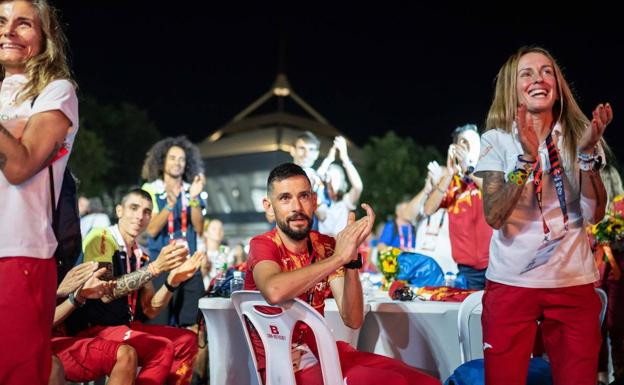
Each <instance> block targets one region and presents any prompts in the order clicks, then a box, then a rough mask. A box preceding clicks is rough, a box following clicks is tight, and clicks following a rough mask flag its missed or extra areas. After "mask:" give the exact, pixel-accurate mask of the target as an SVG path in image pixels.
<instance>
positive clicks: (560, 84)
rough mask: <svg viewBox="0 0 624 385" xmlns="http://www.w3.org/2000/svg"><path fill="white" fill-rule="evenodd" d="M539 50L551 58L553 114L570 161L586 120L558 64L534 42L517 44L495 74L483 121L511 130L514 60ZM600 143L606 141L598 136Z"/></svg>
mask: <svg viewBox="0 0 624 385" xmlns="http://www.w3.org/2000/svg"><path fill="white" fill-rule="evenodd" d="M532 52H535V53H540V54H542V55H544V56H546V57H547V58H548V59H550V61H551V62H552V65H553V68H554V71H555V79H556V80H557V91H558V95H559V98H558V100H557V102H556V103H555V105H554V106H553V118H555V119H556V121H558V122H559V123H560V124H561V126H562V130H563V147H564V151H563V152H564V154H563V155H564V157H565V158H567V160H568V161H574V159H575V157H576V147H577V143H578V140H579V139H580V138H581V136H582V135H583V132H584V131H585V129H586V127H587V126H588V125H589V124H590V122H589V119H587V117H586V116H585V114H583V111H581V108H580V107H579V105H578V104H577V103H576V100H575V99H574V96H573V94H572V90H571V89H570V86H569V85H568V82H567V81H566V80H565V78H564V76H563V73H562V71H561V68H560V67H559V65H558V64H557V61H556V60H555V59H554V57H553V56H552V55H551V54H550V53H549V52H548V51H547V50H545V49H544V48H541V47H536V46H525V47H521V48H520V49H518V51H516V53H514V54H513V55H511V56H510V57H509V59H507V61H506V62H505V64H503V66H502V67H501V69H500V70H499V71H498V74H497V75H496V86H495V90H494V99H493V100H492V104H491V105H490V110H489V111H488V115H487V120H486V122H485V130H486V131H487V130H491V129H493V128H498V129H503V130H505V131H506V132H508V133H511V132H512V126H513V122H514V120H515V118H516V114H517V111H518V106H519V102H518V91H517V87H516V85H517V76H518V62H519V61H520V58H522V56H524V55H526V54H528V53H532ZM601 144H602V145H603V147H605V150H606V143H605V142H604V140H603V139H601Z"/></svg>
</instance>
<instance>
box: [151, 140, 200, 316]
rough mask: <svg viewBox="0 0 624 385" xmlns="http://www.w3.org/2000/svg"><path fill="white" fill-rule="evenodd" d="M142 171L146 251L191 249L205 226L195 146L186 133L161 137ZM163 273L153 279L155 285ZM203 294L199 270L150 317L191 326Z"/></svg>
mask: <svg viewBox="0 0 624 385" xmlns="http://www.w3.org/2000/svg"><path fill="white" fill-rule="evenodd" d="M142 177H143V178H144V179H145V180H146V181H147V182H146V183H145V184H144V185H143V189H144V190H146V191H147V192H149V193H150V195H151V196H152V203H153V207H154V209H153V210H154V211H153V215H152V219H151V220H150V223H149V225H148V226H147V233H148V235H149V237H148V240H147V245H148V249H149V254H150V255H151V256H156V255H158V254H159V253H160V250H162V248H163V247H165V246H167V245H170V244H177V245H183V246H185V247H186V248H187V249H188V251H189V254H191V255H192V254H193V253H194V252H195V251H197V235H200V236H201V235H202V233H203V230H204V216H203V213H202V209H203V208H204V207H205V203H204V202H203V200H202V199H201V197H200V193H201V192H202V191H203V189H204V183H205V179H204V175H203V162H202V159H201V156H200V154H199V149H198V148H197V147H196V146H195V145H193V143H191V142H190V141H189V140H188V139H187V138H186V137H184V136H179V137H175V138H165V139H162V140H160V141H158V142H156V143H155V144H154V145H153V146H152V148H151V149H150V150H149V151H148V153H147V156H146V158H145V162H144V164H143V171H142ZM163 284H164V278H163V277H159V278H157V279H156V280H154V287H155V288H156V289H158V288H159V287H161V286H162V285H163ZM203 295H204V284H203V282H202V277H201V273H200V272H197V274H196V275H195V276H194V277H193V278H191V279H190V280H188V281H187V282H185V283H184V284H182V285H181V286H180V288H179V289H178V290H176V292H175V293H174V298H173V300H172V301H171V303H170V304H169V306H168V308H167V309H164V310H163V311H162V312H161V313H160V314H159V315H158V316H157V317H156V318H154V319H153V320H147V319H146V320H145V321H146V322H148V323H154V324H161V325H172V326H183V327H186V326H191V325H195V324H196V322H197V314H198V304H199V299H200V298H201V297H202V296H203Z"/></svg>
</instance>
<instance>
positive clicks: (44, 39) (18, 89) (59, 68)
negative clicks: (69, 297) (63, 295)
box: [0, 0, 79, 385]
mask: <svg viewBox="0 0 624 385" xmlns="http://www.w3.org/2000/svg"><path fill="white" fill-rule="evenodd" d="M65 43H66V40H65V35H64V33H63V28H62V25H61V24H60V23H59V20H58V18H57V14H56V11H55V10H54V8H52V7H51V6H50V5H49V4H48V3H47V1H45V0H37V1H20V0H18V1H1V2H0V44H1V45H2V47H0V48H1V49H0V66H1V69H0V79H1V81H2V83H1V85H0V115H1V116H2V120H1V123H0V197H2V198H1V199H0V213H1V214H0V215H2V217H1V220H0V282H1V283H2V290H0V309H2V310H1V311H0V340H1V341H2V345H3V346H2V348H0V383H1V384H29V385H43V384H47V383H48V379H49V377H50V368H51V357H52V352H51V344H50V337H51V330H52V317H53V314H54V306H55V292H56V290H55V287H56V283H57V282H56V265H55V262H54V258H53V257H54V256H53V253H54V251H55V250H56V247H57V241H56V238H55V235H54V232H53V230H52V210H51V202H50V201H51V200H53V201H55V202H57V201H58V197H59V192H60V186H61V185H62V181H63V173H64V170H65V166H66V164H67V161H68V159H69V154H70V153H71V150H72V145H73V142H74V138H75V136H76V133H77V131H78V125H79V118H78V99H77V98H76V91H75V88H76V85H75V83H74V81H73V80H72V76H71V72H70V70H69V66H68V65H67V58H66V54H65V52H66V51H65ZM50 165H51V168H48V166H50ZM49 170H51V171H49ZM51 179H52V180H53V181H54V186H56V188H55V194H56V196H55V197H53V198H52V197H50V180H51Z"/></svg>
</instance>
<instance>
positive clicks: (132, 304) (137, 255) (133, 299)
mask: <svg viewBox="0 0 624 385" xmlns="http://www.w3.org/2000/svg"><path fill="white" fill-rule="evenodd" d="M111 230H112V231H111V232H112V234H113V237H114V238H115V240H116V241H117V244H118V245H119V247H121V248H123V250H122V251H121V252H120V255H121V256H123V255H125V259H126V274H130V273H132V272H133V271H137V270H139V268H140V267H141V257H142V256H143V252H142V251H141V249H140V248H139V246H138V245H137V244H136V242H134V243H133V244H132V246H131V247H130V253H129V252H128V251H127V246H126V241H125V240H124V239H123V237H122V236H121V232H120V231H119V226H118V225H115V226H113V227H112V228H111ZM132 256H134V262H135V263H134V265H135V266H134V267H135V268H134V270H132V265H131V263H130V260H131V259H132ZM138 297H139V292H138V291H133V292H132V293H130V294H128V309H129V312H130V321H132V320H133V319H134V314H135V311H136V306H137V299H138Z"/></svg>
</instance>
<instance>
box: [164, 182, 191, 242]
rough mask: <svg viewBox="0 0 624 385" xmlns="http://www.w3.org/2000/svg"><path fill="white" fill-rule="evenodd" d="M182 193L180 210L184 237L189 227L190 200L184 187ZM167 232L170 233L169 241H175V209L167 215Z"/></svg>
mask: <svg viewBox="0 0 624 385" xmlns="http://www.w3.org/2000/svg"><path fill="white" fill-rule="evenodd" d="M180 194H182V197H181V199H180V200H181V201H182V211H181V212H180V221H181V228H180V230H181V232H182V238H186V230H187V229H188V213H187V212H186V208H187V207H188V202H187V201H186V193H185V191H184V188H182V190H181V191H180ZM176 205H177V203H176ZM174 209H175V206H174ZM167 232H168V233H169V241H170V242H173V240H174V239H175V237H174V235H175V227H174V225H173V211H170V212H169V215H168V216H167Z"/></svg>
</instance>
